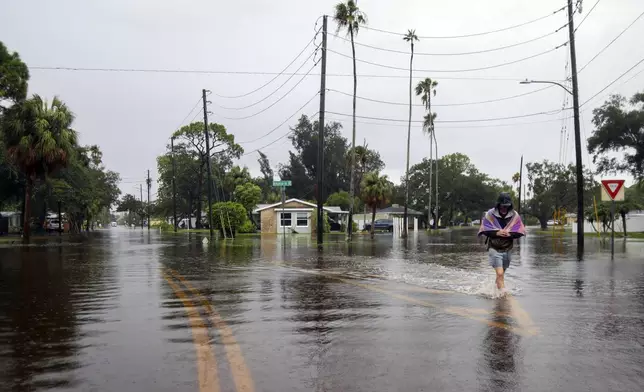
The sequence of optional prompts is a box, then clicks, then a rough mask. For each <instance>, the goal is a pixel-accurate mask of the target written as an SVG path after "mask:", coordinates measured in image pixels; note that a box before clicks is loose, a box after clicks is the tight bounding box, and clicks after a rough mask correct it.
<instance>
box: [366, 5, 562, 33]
mask: <svg viewBox="0 0 644 392" xmlns="http://www.w3.org/2000/svg"><path fill="white" fill-rule="evenodd" d="M565 9H566V7H565V6H564V7H561V8H559V9H557V10H555V11H553V12H550V13H548V14H547V15H544V16H541V17H539V18H536V19H532V20H529V21H527V22H523V23H519V24H517V25H513V26H508V27H504V28H502V29H496V30H490V31H483V32H479V33H471V34H462V35H451V36H418V38H421V39H456V38H470V37H478V36H481V35H488V34H494V33H500V32H502V31H508V30H512V29H516V28H519V27H523V26H527V25H529V24H532V23H535V22H538V21H540V20H543V19H546V18H549V17H551V16H553V15H555V14H557V13H558V12H561V11H563V10H565ZM360 28H361V29H366V30H372V31H377V32H379V33H387V34H392V35H398V36H404V35H405V34H403V33H398V32H395V31H388V30H383V29H377V28H374V27H368V26H360Z"/></svg>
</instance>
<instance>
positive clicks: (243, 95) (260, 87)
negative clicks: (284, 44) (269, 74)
mask: <svg viewBox="0 0 644 392" xmlns="http://www.w3.org/2000/svg"><path fill="white" fill-rule="evenodd" d="M319 32H320V29H318V30H317V31H316V32H315V34H314V35H313V38H311V40H310V41H309V42H308V43H307V44H306V45H305V46H304V48H302V50H301V51H300V53H298V54H297V56H295V58H294V59H293V60H291V62H290V63H288V65H287V66H286V67H284V69H282V70H281V71H280V72H279V73H277V74H276V75H275V77H274V78H272V79H271V80H269V81H268V82H266V83H264V84H263V85H261V86H259V87H258V88H256V89H255V90H253V91H249V92H247V93H245V94H241V95H220V94H217V93H215V95H216V96H218V97H220V98H228V99H234V98H243V97H247V96H249V95H251V94H253V93H256V92H257V91H259V90H261V89H263V88H264V87H266V86H268V85H269V84H271V83H273V81H275V79H277V78H279V77H280V76H282V75H284V73H285V72H286V70H287V69H288V68H289V67H290V66H291V65H293V63H294V62H295V61H296V60H297V59H298V58H300V56H301V55H302V53H304V52H305V51H306V49H307V48H308V47H309V46H310V45H311V44H312V43H313V42H314V41H315V38H316V37H317V36H318V33H319ZM314 53H315V52H314ZM309 58H310V56H309ZM307 60H308V59H307ZM300 68H301V67H300Z"/></svg>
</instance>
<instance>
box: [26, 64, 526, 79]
mask: <svg viewBox="0 0 644 392" xmlns="http://www.w3.org/2000/svg"><path fill="white" fill-rule="evenodd" d="M29 69H30V70H46V71H72V72H137V73H169V74H174V73H177V74H206V75H208V74H210V75H295V76H303V75H304V76H320V73H309V74H305V73H282V74H280V73H278V72H269V71H216V70H189V69H187V70H180V69H145V68H79V67H50V66H32V67H29ZM406 70H407V71H409V69H406ZM326 76H327V77H347V78H352V77H353V74H352V73H344V74H342V73H327V74H326ZM358 77H360V78H392V79H401V78H402V79H409V75H382V74H381V75H376V74H362V75H360V74H358ZM441 79H442V80H480V81H491V82H499V81H510V82H521V81H523V80H525V77H521V78H518V77H517V78H510V77H465V76H441Z"/></svg>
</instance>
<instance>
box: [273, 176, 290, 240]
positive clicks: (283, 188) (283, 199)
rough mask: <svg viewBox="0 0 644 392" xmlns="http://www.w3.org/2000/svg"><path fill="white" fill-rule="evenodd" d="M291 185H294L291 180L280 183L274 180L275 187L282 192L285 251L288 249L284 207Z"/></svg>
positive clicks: (281, 218)
mask: <svg viewBox="0 0 644 392" xmlns="http://www.w3.org/2000/svg"><path fill="white" fill-rule="evenodd" d="M291 185H292V182H291V180H279V181H275V180H273V186H274V187H276V188H280V189H281V191H282V212H281V215H280V226H282V235H283V237H284V238H282V243H283V244H284V248H285V249H286V226H284V225H283V221H284V205H285V204H286V187H287V186H291Z"/></svg>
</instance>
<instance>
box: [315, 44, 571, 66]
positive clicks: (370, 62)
mask: <svg viewBox="0 0 644 392" xmlns="http://www.w3.org/2000/svg"><path fill="white" fill-rule="evenodd" d="M567 44H568V42H565V43H563V44H561V45H558V46H555V47H554V48H551V49H548V50H546V51H544V52H541V53H537V54H533V55H531V56H528V57H523V58H520V59H518V60H513V61H508V62H505V63H501V64H495V65H489V66H486V67H479V68H467V69H449V70H448V69H414V70H413V71H414V72H428V73H440V72H473V71H484V70H487V69H493V68H500V67H505V66H508V65H512V64H517V63H520V62H523V61H526V60H530V59H533V58H536V57H539V56H543V55H544V54H548V53H550V52H554V51H555V50H557V49H559V48H561V47H563V46H566V45H567ZM327 51H328V52H331V53H335V54H337V55H339V56H342V57H346V58H350V59H353V57H352V56H349V55H346V54H344V53H340V52H337V51H335V50H333V49H327ZM355 60H356V61H358V62H361V63H365V64H369V65H374V66H376V67H382V68H388V69H396V70H401V71H407V72H409V68H402V67H394V66H392V65H385V64H379V63H374V62H372V61H367V60H361V59H355Z"/></svg>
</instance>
